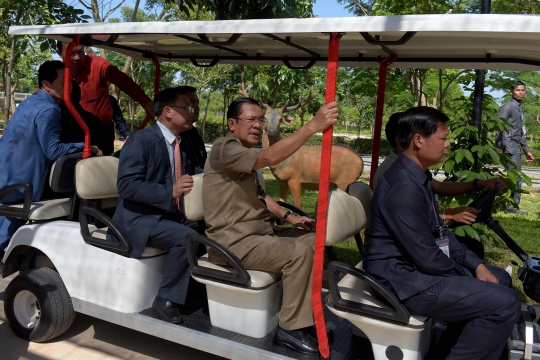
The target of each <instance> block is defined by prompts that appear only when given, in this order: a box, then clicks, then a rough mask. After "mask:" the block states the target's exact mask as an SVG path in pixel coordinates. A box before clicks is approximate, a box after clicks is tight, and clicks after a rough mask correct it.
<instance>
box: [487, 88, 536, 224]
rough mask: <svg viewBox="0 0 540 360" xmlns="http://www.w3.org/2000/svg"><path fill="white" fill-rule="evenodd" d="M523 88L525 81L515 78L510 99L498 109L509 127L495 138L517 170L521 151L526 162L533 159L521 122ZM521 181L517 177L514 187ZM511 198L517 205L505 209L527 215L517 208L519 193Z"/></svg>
mask: <svg viewBox="0 0 540 360" xmlns="http://www.w3.org/2000/svg"><path fill="white" fill-rule="evenodd" d="M525 90H526V87H525V83H524V82H523V81H520V80H516V82H515V83H514V84H513V85H512V87H511V88H510V94H511V95H512V100H510V101H509V102H507V103H506V104H504V105H503V106H501V108H500V109H499V117H500V118H503V119H506V120H508V121H509V122H510V127H509V129H508V131H499V132H498V133H497V139H496V142H497V147H499V148H500V149H501V150H502V151H503V152H504V153H505V154H507V155H509V156H510V157H511V158H512V160H513V161H514V162H515V163H516V168H517V169H518V170H519V171H521V151H523V153H524V154H525V161H526V162H531V161H533V160H534V156H533V154H532V153H531V151H530V150H529V147H528V146H527V139H526V138H525V135H526V134H527V131H526V129H525V125H524V124H523V105H522V104H521V101H522V100H523V99H524V98H525ZM506 166H507V167H508V168H509V169H514V165H512V164H507V165H506ZM522 183H523V182H522V181H521V178H518V181H517V183H516V189H518V190H519V189H521V185H522ZM513 198H514V201H515V203H516V206H517V207H516V206H514V205H508V206H507V208H506V211H507V212H509V213H514V214H519V215H527V213H526V212H525V211H521V210H519V202H520V200H521V194H520V193H518V192H515V193H514V195H513Z"/></svg>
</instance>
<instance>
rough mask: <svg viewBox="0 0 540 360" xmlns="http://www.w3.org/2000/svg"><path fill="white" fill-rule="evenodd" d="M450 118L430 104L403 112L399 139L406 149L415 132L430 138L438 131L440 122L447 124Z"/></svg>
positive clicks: (400, 119)
mask: <svg viewBox="0 0 540 360" xmlns="http://www.w3.org/2000/svg"><path fill="white" fill-rule="evenodd" d="M449 120H450V119H449V118H448V116H446V114H445V113H443V112H442V111H440V110H437V109H435V108H432V107H429V106H418V107H413V108H410V109H409V110H407V111H405V112H402V113H401V114H400V116H399V120H398V140H399V143H400V145H401V146H402V147H403V148H404V149H406V148H408V147H409V145H410V144H411V141H412V139H413V137H414V135H415V134H420V135H422V136H423V137H426V138H429V137H430V136H431V135H433V134H435V133H436V132H437V128H438V127H439V124H440V123H444V124H446V123H447V122H448V121H449Z"/></svg>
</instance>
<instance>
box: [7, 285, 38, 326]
mask: <svg viewBox="0 0 540 360" xmlns="http://www.w3.org/2000/svg"><path fill="white" fill-rule="evenodd" d="M13 312H14V313H15V317H16V318H17V321H18V322H19V324H21V325H22V326H24V327H25V328H27V329H33V328H35V327H36V326H37V324H38V323H39V318H40V317H41V306H40V305H39V302H38V300H37V298H36V296H35V295H34V294H32V293H31V292H30V291H28V290H23V291H20V292H19V293H17V295H15V299H14V300H13Z"/></svg>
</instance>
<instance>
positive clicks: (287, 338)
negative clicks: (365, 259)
mask: <svg viewBox="0 0 540 360" xmlns="http://www.w3.org/2000/svg"><path fill="white" fill-rule="evenodd" d="M337 114H338V111H337V104H336V103H330V104H327V105H325V106H323V107H322V108H321V109H320V110H319V111H318V112H317V115H315V117H314V118H313V119H312V120H311V121H309V122H308V123H307V124H306V125H304V126H303V127H301V128H300V129H298V131H296V132H295V133H294V134H292V135H290V136H288V137H286V138H285V139H283V140H281V141H279V142H277V143H275V144H274V145H272V146H270V147H269V148H267V149H264V150H263V149H252V147H253V145H256V144H258V143H259V141H260V139H261V136H262V132H263V128H264V123H265V118H264V115H263V112H262V110H261V107H260V105H259V103H258V102H257V101H256V100H254V99H251V98H241V99H237V100H235V101H234V102H233V103H232V104H231V105H230V106H229V109H228V111H227V118H228V120H227V124H228V126H229V133H228V134H227V136H225V137H222V138H219V139H217V140H216V141H215V142H214V145H213V146H212V150H211V151H210V154H209V156H208V160H207V161H206V164H205V167H204V181H203V204H204V219H205V221H206V225H207V231H206V234H207V235H208V237H209V238H211V239H212V240H215V241H217V242H219V243H220V244H221V245H224V246H225V247H227V248H228V249H229V250H230V251H231V252H232V253H234V254H235V255H236V256H237V257H238V258H239V259H240V260H241V262H242V264H243V265H244V266H245V267H246V269H252V270H264V271H269V272H275V273H281V274H282V279H283V305H282V307H281V313H280V317H279V326H278V328H277V329H276V332H275V334H274V342H276V343H278V344H281V345H284V346H288V347H290V348H292V349H294V350H297V351H299V352H304V353H316V352H318V349H317V339H316V335H315V329H314V327H313V314H312V309H311V273H312V267H313V248H314V243H315V233H314V232H312V230H313V229H314V224H315V222H314V220H313V219H310V218H308V217H305V216H296V215H294V214H292V213H291V212H290V211H286V210H285V209H283V208H282V207H281V206H279V205H278V204H277V202H276V201H275V200H274V199H272V197H270V196H269V195H267V194H266V193H264V191H263V190H262V189H261V187H260V186H259V185H258V183H257V180H256V175H255V170H258V169H262V168H264V167H267V166H272V165H277V164H278V163H280V162H281V161H283V160H285V159H287V158H288V157H289V156H291V155H292V154H294V153H295V152H296V151H297V150H298V149H299V148H300V146H302V145H303V144H304V143H305V142H306V141H307V140H308V139H309V138H310V137H311V136H312V135H313V134H315V133H316V132H318V131H322V130H324V129H325V128H327V127H328V126H330V125H332V124H334V123H335V122H336V121H337ZM261 200H264V203H263V201H261ZM276 217H277V218H280V219H283V220H286V221H288V222H289V223H291V224H292V225H293V226H294V228H279V227H273V226H272V222H273V220H274V219H275V218H276ZM299 228H301V229H299ZM210 257H211V260H213V259H212V253H211V252H210ZM213 261H215V260H213Z"/></svg>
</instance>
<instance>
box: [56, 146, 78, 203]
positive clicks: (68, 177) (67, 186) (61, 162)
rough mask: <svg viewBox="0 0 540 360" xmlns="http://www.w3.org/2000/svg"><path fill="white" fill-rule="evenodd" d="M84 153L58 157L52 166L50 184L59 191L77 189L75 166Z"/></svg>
mask: <svg viewBox="0 0 540 360" xmlns="http://www.w3.org/2000/svg"><path fill="white" fill-rule="evenodd" d="M82 155H83V153H82V152H79V153H74V154H68V155H64V156H62V157H60V158H59V159H57V160H56V161H55V162H54V163H53V164H52V166H51V172H50V175H49V185H50V186H51V189H52V191H54V192H57V193H64V192H73V191H75V166H76V165H77V162H78V161H79V160H80V159H81V158H82Z"/></svg>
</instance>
